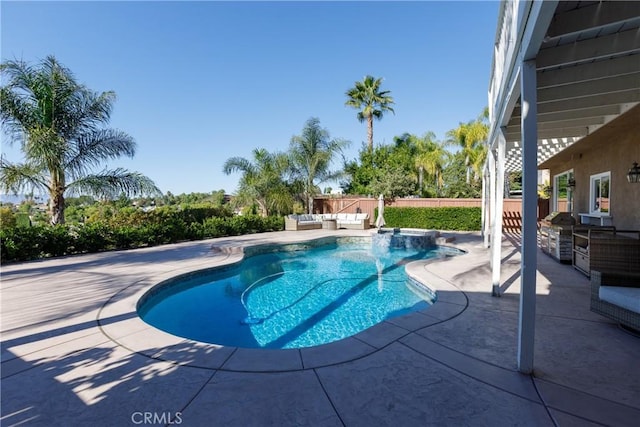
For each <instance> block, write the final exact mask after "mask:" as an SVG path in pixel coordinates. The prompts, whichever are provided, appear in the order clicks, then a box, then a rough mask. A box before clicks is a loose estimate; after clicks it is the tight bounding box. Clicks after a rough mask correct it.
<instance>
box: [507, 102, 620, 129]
mask: <svg viewBox="0 0 640 427" xmlns="http://www.w3.org/2000/svg"><path fill="white" fill-rule="evenodd" d="M519 113H520V110H519V109H518V112H517V114H516V113H515V112H514V115H513V116H511V121H509V125H508V126H509V127H512V126H517V125H518V123H520V117H521V116H520V114H519ZM617 114H620V106H619V105H617V104H616V105H605V106H598V107H591V108H585V109H582V110H569V111H559V112H551V113H540V112H538V123H547V122H564V121H566V120H572V119H578V118H598V117H602V116H610V115H617Z"/></svg>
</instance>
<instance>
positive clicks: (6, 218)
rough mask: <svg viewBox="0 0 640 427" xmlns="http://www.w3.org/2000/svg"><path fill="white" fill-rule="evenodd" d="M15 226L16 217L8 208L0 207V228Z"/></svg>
mask: <svg viewBox="0 0 640 427" xmlns="http://www.w3.org/2000/svg"><path fill="white" fill-rule="evenodd" d="M15 226H16V216H15V214H14V213H13V210H11V208H9V207H5V206H2V207H0V228H13V227H15Z"/></svg>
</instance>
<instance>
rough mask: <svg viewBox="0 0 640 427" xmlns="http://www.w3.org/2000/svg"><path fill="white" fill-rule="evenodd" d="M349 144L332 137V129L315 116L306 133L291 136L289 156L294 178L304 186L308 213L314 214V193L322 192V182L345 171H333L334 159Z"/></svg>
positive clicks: (307, 123) (311, 119)
mask: <svg viewBox="0 0 640 427" xmlns="http://www.w3.org/2000/svg"><path fill="white" fill-rule="evenodd" d="M348 145H349V142H348V141H345V140H341V139H330V137H329V132H328V131H327V130H326V129H323V128H321V127H320V120H319V119H317V118H315V117H311V118H310V119H309V120H307V122H306V123H305V125H304V128H303V129H302V135H296V136H294V137H292V138H291V143H290V148H289V156H290V159H291V166H292V168H293V175H294V178H296V179H299V180H300V181H301V182H302V185H303V189H304V190H303V191H304V200H305V205H306V206H307V212H308V213H313V212H312V209H313V195H314V194H315V193H318V192H320V190H319V188H318V184H321V183H323V182H326V181H329V180H332V179H337V178H339V177H340V176H342V175H343V172H342V171H331V170H330V168H331V162H332V160H333V159H334V158H335V156H336V155H338V154H342V150H343V149H344V148H346V147H347V146H348Z"/></svg>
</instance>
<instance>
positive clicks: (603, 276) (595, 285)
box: [591, 270, 640, 331]
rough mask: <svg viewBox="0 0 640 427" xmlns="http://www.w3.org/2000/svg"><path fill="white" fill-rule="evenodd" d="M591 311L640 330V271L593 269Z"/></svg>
mask: <svg viewBox="0 0 640 427" xmlns="http://www.w3.org/2000/svg"><path fill="white" fill-rule="evenodd" d="M591 311H593V312H594V313H598V314H600V315H602V316H605V317H608V318H609V319H612V320H615V321H616V322H618V323H620V324H621V325H624V326H626V327H628V328H631V329H634V330H636V331H640V272H620V271H606V270H603V271H598V270H591Z"/></svg>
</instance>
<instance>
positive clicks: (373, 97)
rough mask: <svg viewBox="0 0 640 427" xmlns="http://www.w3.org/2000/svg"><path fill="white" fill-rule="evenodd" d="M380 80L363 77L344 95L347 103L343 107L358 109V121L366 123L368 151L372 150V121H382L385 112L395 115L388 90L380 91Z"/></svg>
mask: <svg viewBox="0 0 640 427" xmlns="http://www.w3.org/2000/svg"><path fill="white" fill-rule="evenodd" d="M381 85H382V78H379V79H376V78H374V77H372V76H365V77H364V79H363V80H362V81H361V82H355V86H354V87H353V88H351V89H349V90H348V91H347V93H346V95H347V97H348V98H349V99H347V101H346V102H345V105H347V106H349V107H353V108H355V109H358V110H360V111H358V115H357V117H358V120H360V122H361V123H362V122H364V121H365V120H366V121H367V141H368V145H369V151H372V150H373V119H374V118H375V119H377V120H382V116H384V114H385V113H386V112H387V111H391V112H392V113H394V114H395V111H394V110H393V108H392V107H391V105H392V104H394V101H393V98H392V97H391V96H390V95H389V94H390V93H391V92H390V91H388V90H384V91H381V90H380V86H381Z"/></svg>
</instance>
